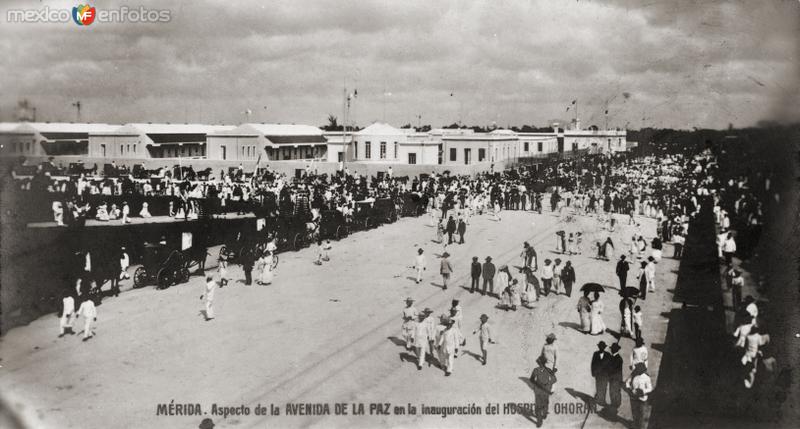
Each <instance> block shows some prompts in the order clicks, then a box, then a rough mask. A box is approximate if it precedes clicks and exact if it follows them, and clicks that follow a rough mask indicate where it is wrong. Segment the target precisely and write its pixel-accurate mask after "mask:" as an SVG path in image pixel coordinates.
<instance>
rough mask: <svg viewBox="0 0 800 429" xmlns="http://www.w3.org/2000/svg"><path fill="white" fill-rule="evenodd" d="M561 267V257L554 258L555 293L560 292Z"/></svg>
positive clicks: (562, 267)
mask: <svg viewBox="0 0 800 429" xmlns="http://www.w3.org/2000/svg"><path fill="white" fill-rule="evenodd" d="M563 269H564V266H563V265H561V258H556V260H555V263H553V291H554V292H555V293H556V295H558V294H560V293H561V271H562V270H563Z"/></svg>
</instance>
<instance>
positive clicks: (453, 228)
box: [447, 219, 456, 233]
mask: <svg viewBox="0 0 800 429" xmlns="http://www.w3.org/2000/svg"><path fill="white" fill-rule="evenodd" d="M447 232H450V233H453V232H456V221H454V220H453V219H450V220H448V221H447Z"/></svg>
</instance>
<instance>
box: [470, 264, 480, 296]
mask: <svg viewBox="0 0 800 429" xmlns="http://www.w3.org/2000/svg"><path fill="white" fill-rule="evenodd" d="M470 276H471V278H472V283H471V284H470V287H469V293H475V290H476V289H478V287H479V284H480V280H481V263H480V262H478V257H477V256H473V257H472V265H471V267H470Z"/></svg>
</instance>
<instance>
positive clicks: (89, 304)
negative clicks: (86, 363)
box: [77, 298, 97, 341]
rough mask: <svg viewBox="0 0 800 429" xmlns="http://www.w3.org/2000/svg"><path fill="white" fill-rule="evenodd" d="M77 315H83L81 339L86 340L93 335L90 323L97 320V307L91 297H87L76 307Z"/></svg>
mask: <svg viewBox="0 0 800 429" xmlns="http://www.w3.org/2000/svg"><path fill="white" fill-rule="evenodd" d="M77 315H78V316H83V341H88V340H89V338H91V337H93V336H94V332H92V324H93V323H94V322H96V321H97V308H96V307H95V305H94V300H93V299H92V298H87V299H86V300H84V301H83V302H82V303H81V306H80V308H78V314H77Z"/></svg>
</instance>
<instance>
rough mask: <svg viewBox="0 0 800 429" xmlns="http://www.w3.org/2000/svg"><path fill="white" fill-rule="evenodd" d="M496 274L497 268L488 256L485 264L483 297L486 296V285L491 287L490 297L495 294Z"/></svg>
mask: <svg viewBox="0 0 800 429" xmlns="http://www.w3.org/2000/svg"><path fill="white" fill-rule="evenodd" d="M494 273H495V268H494V264H493V263H492V257H491V256H487V257H486V262H485V263H484V264H483V273H482V274H483V292H481V295H486V285H489V295H493V294H494Z"/></svg>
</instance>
